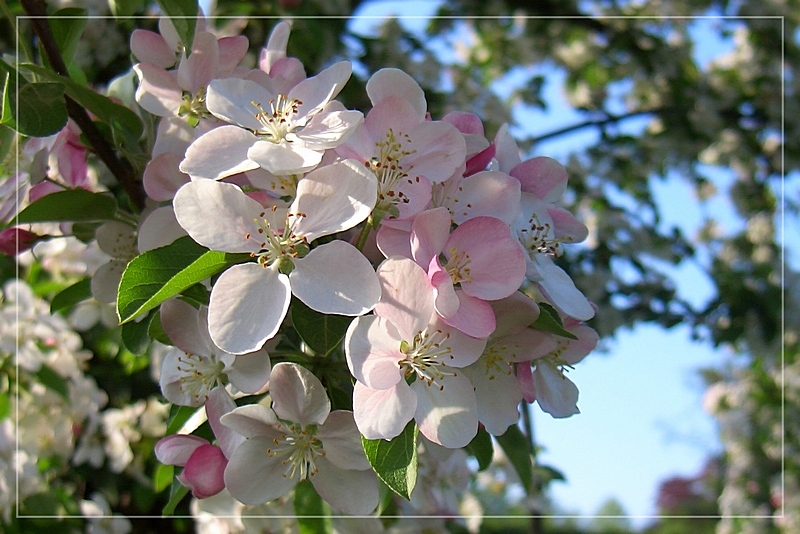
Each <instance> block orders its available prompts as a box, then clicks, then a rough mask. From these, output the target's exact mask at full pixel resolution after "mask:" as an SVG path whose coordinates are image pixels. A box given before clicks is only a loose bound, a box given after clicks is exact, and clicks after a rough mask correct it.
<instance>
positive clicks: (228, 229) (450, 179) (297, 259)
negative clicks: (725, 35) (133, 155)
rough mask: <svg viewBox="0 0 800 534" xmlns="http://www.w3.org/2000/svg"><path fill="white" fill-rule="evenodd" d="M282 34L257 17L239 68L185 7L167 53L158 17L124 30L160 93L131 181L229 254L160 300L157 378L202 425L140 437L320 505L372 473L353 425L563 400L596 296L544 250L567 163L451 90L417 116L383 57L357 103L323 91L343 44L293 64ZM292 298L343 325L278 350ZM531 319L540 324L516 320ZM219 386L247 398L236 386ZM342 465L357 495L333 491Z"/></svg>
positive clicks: (391, 425)
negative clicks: (196, 299) (527, 151)
mask: <svg viewBox="0 0 800 534" xmlns="http://www.w3.org/2000/svg"><path fill="white" fill-rule="evenodd" d="M288 37H289V26H288V24H286V23H280V24H278V25H277V26H276V28H275V29H274V31H273V34H272V36H271V37H270V39H269V42H268V44H267V46H266V47H265V48H264V49H262V51H261V54H260V61H259V65H258V68H256V69H252V70H250V69H246V68H243V67H241V66H238V65H237V63H238V61H239V59H241V57H242V55H243V54H244V50H245V49H246V47H245V48H242V46H243V43H242V41H241V40H230V39H229V40H224V39H216V38H215V37H214V36H213V35H211V34H210V33H207V32H205V31H203V30H202V28H198V30H197V32H196V33H195V41H194V44H193V45H192V49H191V55H190V56H189V57H188V58H187V57H186V56H185V55H183V56H180V57H178V55H176V54H174V53H172V50H173V48H174V47H170V46H168V45H169V42H170V31H169V25H167V24H164V25H162V36H158V35H157V34H152V33H145V32H142V33H139V34H135V35H134V40H133V41H132V49H133V50H134V54H135V55H136V56H137V57H138V58H139V59H140V61H141V62H140V63H139V64H138V65H136V67H135V70H136V73H137V75H138V76H139V79H140V83H139V86H138V89H137V92H136V99H137V101H138V102H139V103H140V104H141V106H142V107H144V108H145V109H146V110H148V111H150V112H151V113H154V114H156V115H159V116H161V117H163V119H162V121H161V124H160V126H159V129H158V132H159V133H158V138H157V139H156V152H158V153H157V154H154V156H155V157H154V158H153V160H152V161H151V163H150V165H149V167H148V171H147V172H146V173H145V187H146V190H147V192H148V194H149V195H150V196H151V197H152V198H153V200H155V201H160V202H162V203H164V204H163V206H162V207H159V208H158V209H157V210H156V211H154V212H153V215H151V217H152V216H155V214H156V213H157V212H158V211H159V210H171V214H170V216H169V219H170V220H173V221H174V222H175V223H177V228H176V227H175V226H173V228H174V232H175V233H171V234H170V235H180V234H181V233H183V232H185V233H186V234H188V235H189V236H190V237H191V239H192V240H193V241H195V242H196V243H198V244H199V245H202V246H203V247H206V248H208V249H210V250H212V251H219V252H224V253H228V254H230V255H233V254H239V255H240V256H239V257H242V256H241V254H242V253H245V254H246V255H247V256H245V257H246V258H249V260H247V261H239V262H238V263H236V264H235V265H233V266H231V267H229V268H227V269H226V270H224V271H223V272H222V273H221V274H220V275H219V276H218V277H216V278H215V279H214V280H213V283H212V284H211V285H210V293H209V299H208V302H207V305H202V306H201V307H200V309H199V310H198V309H196V308H193V307H192V306H191V305H189V304H186V303H185V302H181V301H179V300H171V301H168V302H166V303H164V304H163V305H162V307H161V320H162V323H163V325H164V330H165V331H166V333H167V335H168V337H169V338H170V340H171V341H172V343H173V344H174V345H175V348H174V349H172V351H171V352H170V353H169V354H168V355H167V357H166V358H165V360H164V367H163V369H162V373H161V387H162V391H163V393H164V395H165V396H166V397H167V398H168V399H169V400H170V401H171V402H173V403H177V404H181V405H186V406H200V405H202V404H204V405H205V412H206V414H207V417H208V419H209V421H210V422H211V424H212V428H213V429H214V432H215V434H216V437H217V440H218V443H219V446H214V445H213V444H211V443H209V442H208V441H207V440H205V439H202V438H194V437H192V436H184V435H175V436H170V437H167V438H165V439H164V440H162V442H161V443H159V446H158V448H157V451H156V452H157V455H158V457H159V459H161V460H162V461H163V462H166V463H171V464H174V465H178V466H184V470H183V473H182V474H181V475H180V477H179V480H181V482H182V483H183V484H184V485H186V486H187V487H189V488H191V490H192V492H193V494H194V495H195V496H196V497H198V498H204V497H209V496H211V495H214V494H216V493H218V492H219V491H222V490H223V488H225V489H227V491H229V492H230V494H231V495H233V496H234V497H235V498H236V499H238V500H239V501H241V502H243V503H245V504H248V505H257V504H261V503H264V502H267V501H272V500H274V499H277V498H280V497H282V496H283V495H285V494H287V493H288V492H289V491H290V490H291V489H292V488H293V487H294V485H295V484H296V483H297V482H298V481H301V480H306V479H308V480H310V481H311V482H312V483H313V484H314V487H315V489H316V490H317V492H318V493H319V494H320V495H321V496H322V497H323V498H324V499H325V500H326V501H328V502H329V503H330V504H332V505H333V506H334V507H335V508H336V509H337V510H340V511H344V512H347V513H357V514H364V513H369V512H371V511H372V510H373V509H374V508H375V506H376V505H377V501H374V499H373V497H372V495H377V493H374V492H373V490H374V488H375V487H376V486H375V478H374V474H373V473H372V470H371V469H370V463H369V462H368V459H367V457H365V455H364V451H363V450H362V447H361V446H360V443H359V442H358V437H359V435H360V436H362V437H363V438H364V439H365V440H392V439H394V438H396V437H398V436H400V435H401V434H402V433H403V432H404V429H406V428H407V426H408V425H409V423H411V422H412V421H413V424H414V425H415V426H416V428H418V429H419V432H421V433H422V435H423V436H424V437H425V438H426V439H427V440H429V441H430V442H431V445H430V446H443V447H446V448H450V449H459V448H463V447H465V446H467V445H468V444H469V443H470V442H471V441H472V440H473V439H474V438H475V437H476V435H477V433H478V431H479V429H480V428H485V429H486V430H487V431H488V432H490V433H491V434H494V435H502V434H504V433H505V432H506V430H507V429H508V428H509V427H510V426H512V425H514V424H515V423H516V422H517V419H518V411H517V409H518V405H519V403H520V402H521V401H523V400H526V401H528V402H534V401H536V402H538V403H539V405H540V406H541V407H542V409H543V410H545V411H547V412H549V413H551V414H552V415H553V416H554V417H567V416H570V415H573V414H575V413H577V412H578V409H577V396H578V395H577V393H578V392H577V388H576V387H575V385H574V384H573V383H572V382H571V381H569V380H568V379H567V378H566V377H565V376H564V372H565V371H566V370H567V369H569V368H571V367H572V366H573V365H574V364H575V363H577V362H578V361H579V360H580V359H582V358H583V357H584V356H585V355H586V354H588V353H589V352H590V351H591V350H592V349H593V348H594V346H595V344H596V343H597V335H596V334H595V332H594V331H593V330H592V329H591V328H589V327H587V326H585V325H584V324H582V322H583V321H586V320H589V319H591V318H592V316H593V315H594V308H593V306H592V305H591V304H590V303H589V301H588V300H587V299H586V298H585V297H584V296H583V294H582V293H581V292H580V291H579V290H578V289H577V288H576V287H575V285H574V284H573V283H572V281H571V280H570V278H569V276H568V275H567V274H566V272H565V271H564V270H563V269H562V268H561V267H559V266H558V265H557V263H556V261H555V260H556V258H558V257H559V256H560V255H561V254H562V252H563V250H562V246H563V245H564V244H568V243H577V242H580V241H582V240H583V239H585V238H586V235H587V230H586V227H585V226H584V225H583V224H582V223H580V222H579V221H578V220H577V219H576V218H575V217H574V216H572V215H571V214H570V213H569V212H568V211H566V210H564V209H563V208H561V207H559V206H558V204H557V203H558V201H559V199H560V197H561V196H562V195H563V193H564V191H565V189H566V183H567V174H566V171H565V169H564V168H563V167H562V166H561V165H559V164H558V163H557V162H555V161H554V160H552V159H550V158H545V157H537V158H532V159H528V160H525V161H522V159H521V158H520V156H519V150H518V148H517V146H516V144H515V143H514V141H513V139H512V137H511V136H510V134H509V132H508V130H507V128H503V129H501V130H500V131H499V132H498V134H497V135H496V136H495V138H494V139H493V140H492V141H490V140H488V139H487V138H486V137H485V134H484V131H483V125H482V123H481V121H480V119H479V118H478V117H476V116H474V115H472V114H469V113H460V112H454V113H450V114H448V115H446V116H445V117H443V118H442V119H440V120H435V119H434V118H433V117H431V116H430V114H429V113H428V109H427V102H426V98H425V94H424V92H423V90H422V89H421V88H420V86H419V85H418V84H417V82H416V81H415V80H414V79H412V78H411V77H410V76H409V75H407V74H405V73H404V72H402V71H400V70H398V69H392V68H387V69H382V70H380V71H378V72H376V73H375V74H373V75H372V76H371V77H370V79H369V80H368V81H367V84H366V91H367V96H368V98H369V100H370V102H371V104H372V108H371V109H370V110H369V111H368V112H367V113H366V115H362V113H361V112H360V111H356V110H349V109H346V108H345V106H344V105H342V104H341V103H340V102H338V101H337V100H336V97H337V95H338V94H339V92H340V91H341V89H342V87H343V86H344V85H345V84H346V83H347V81H348V78H349V77H350V74H351V66H350V64H349V63H348V62H340V63H336V64H334V65H331V66H329V67H327V68H326V69H324V70H323V71H322V72H320V73H319V74H317V75H315V76H310V77H308V76H306V73H305V70H304V68H303V67H302V65H301V64H300V62H299V61H297V60H296V59H295V58H291V57H287V56H286V52H285V47H286V43H287V41H288ZM168 52H169V53H168ZM168 69H171V70H168ZM162 149H163V152H162ZM170 200H171V202H169V201H170ZM165 217H166V216H165ZM172 217H174V219H172ZM163 220H164V221H166V220H168V219H167V218H165V219H163ZM160 227H161V228H162V231H163V225H160ZM149 228H150V226H148V224H147V221H145V223H144V224H143V225H142V227H141V228H140V229H139V240H140V242H141V240H142V234H143V233H146V232H148V231H149ZM170 232H173V230H170ZM295 303H296V304H295ZM301 305H302V306H303V307H304V308H308V309H310V310H311V311H312V313H314V312H316V313H317V314H319V316H320V317H327V316H331V315H338V316H344V317H355V319H354V320H352V321H350V322H349V326H348V327H347V329H346V333H345V335H344V341H343V344H342V345H341V346H340V347H336V348H335V350H334V351H333V352H332V353H330V354H316V353H315V352H314V351H313V350H312V349H311V347H310V346H309V344H308V343H302V344H301V348H302V349H303V354H302V357H297V356H292V355H288V356H287V351H286V350H285V349H284V347H286V346H288V345H289V341H288V338H291V337H292V334H291V333H290V330H291V328H292V326H296V325H293V317H290V316H289V315H288V312H289V310H290V308H291V309H294V307H295V306H301ZM542 316H545V317H543V320H542V322H537V321H538V320H539V318H540V317H542ZM545 320H546V322H547V324H548V325H556V326H555V329H553V328H544V327H540V328H536V325H537V324H539V325H541V324H543V323H544V322H545ZM531 326H533V327H534V328H531ZM323 327H324V326H323ZM302 337H303V336H302V335H301V338H302ZM301 341H303V342H304V341H306V340H305V339H303V340H301ZM270 347H271V348H270ZM342 348H343V352H344V360H345V361H346V367H347V369H348V370H349V372H350V374H351V375H352V377H353V379H354V385H353V387H352V397H351V402H346V403H345V406H346V407H347V408H348V409H347V410H335V411H332V412H331V411H330V409H331V408H330V400H329V399H328V396H327V394H326V389H325V387H324V386H323V384H322V382H320V379H319V378H318V377H317V376H315V375H314V374H313V373H312V372H311V371H310V370H309V369H314V367H315V365H317V364H315V363H314V362H315V358H316V359H319V358H327V359H328V360H329V361H330V364H331V365H333V364H334V363H335V361H336V360H335V358H336V353H337V351H341V350H342ZM270 352H272V356H270ZM276 358H280V360H281V363H277V364H276V365H274V366H272V365H271V364H272V363H274V361H275V359H276ZM226 385H229V388H228V392H226V390H225V387H226ZM264 393H268V396H266V397H264V396H263V395H264ZM231 394H233V395H235V396H242V395H259V397H257V398H260V399H261V400H260V401H258V402H257V403H256V404H244V405H240V406H238V407H237V403H235V402H234V401H233V400H232V397H231V396H230V395H231ZM350 408H352V410H350ZM354 440H355V441H354ZM265 451H266V453H265ZM379 474H380V473H379ZM334 480H335V481H336V482H334ZM343 481H346V483H347V487H348V491H350V492H358V493H359V494H361V493H363V495H362V496H361V497H359V498H352V495H351V497H350V498H348V499H347V500H344V499H342V498H341V493H340V492H339V491H338V490H337V489H336V486H335V484H342V483H343Z"/></svg>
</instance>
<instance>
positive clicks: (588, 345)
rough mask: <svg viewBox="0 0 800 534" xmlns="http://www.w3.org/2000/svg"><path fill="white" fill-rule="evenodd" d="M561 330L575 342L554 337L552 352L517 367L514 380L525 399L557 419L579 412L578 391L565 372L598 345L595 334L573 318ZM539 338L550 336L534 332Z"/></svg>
mask: <svg viewBox="0 0 800 534" xmlns="http://www.w3.org/2000/svg"><path fill="white" fill-rule="evenodd" d="M564 328H565V329H566V330H567V331H568V332H570V333H571V334H573V335H574V336H575V337H576V338H577V339H574V340H573V339H569V338H565V337H558V338H557V346H556V348H555V350H553V351H551V352H550V353H548V354H547V355H545V356H543V357H541V358H538V359H537V360H535V361H534V362H532V363H533V365H534V366H535V367H534V368H533V369H531V367H530V366H528V365H519V366H517V377H518V379H519V383H520V387H521V388H522V391H523V395H524V397H525V400H526V401H528V402H533V401H534V400H535V401H536V402H538V403H539V407H540V408H541V409H542V410H543V411H545V412H547V413H549V414H550V415H552V416H553V417H556V418H563V417H570V416H572V415H575V414H577V413H580V410H579V409H578V405H577V402H578V388H577V387H576V386H575V384H574V383H573V382H572V381H571V380H570V379H568V378H567V377H566V374H565V373H566V371H567V370H568V369H571V368H572V366H573V365H575V364H576V363H578V362H579V361H581V360H583V359H584V358H585V357H586V355H587V354H589V353H590V352H591V351H593V350H594V349H595V347H596V346H597V343H598V340H599V338H598V335H597V332H596V331H595V330H594V329H592V328H591V327H589V326H586V325H584V324H581V323H579V322H578V321H576V320H575V319H571V318H566V319H565V320H564ZM537 334H538V335H540V336H550V334H545V333H543V332H537Z"/></svg>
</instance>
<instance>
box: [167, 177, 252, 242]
mask: <svg viewBox="0 0 800 534" xmlns="http://www.w3.org/2000/svg"><path fill="white" fill-rule="evenodd" d="M173 205H174V206H175V218H176V219H178V223H179V224H180V225H181V226H182V227H183V229H184V230H186V231H187V232H188V233H189V235H190V236H192V239H194V240H195V241H197V242H198V243H200V244H201V245H203V246H204V247H208V248H210V249H211V250H219V251H222V252H253V251H257V250H258V249H259V246H258V242H257V240H255V239H251V238H250V234H251V232H252V233H253V234H255V233H256V230H257V226H256V224H255V223H254V222H253V219H254V218H256V217H258V215H259V213H261V212H263V211H264V209H263V208H262V207H261V204H259V203H258V202H256V201H255V200H253V199H252V198H249V197H248V196H247V195H245V194H244V193H243V192H242V190H241V189H239V187H238V186H236V185H233V184H229V183H224V182H217V181H214V180H197V181H196V182H189V183H188V184H186V185H184V186H183V187H181V188H180V189H179V190H178V192H177V193H175V200H174V201H173Z"/></svg>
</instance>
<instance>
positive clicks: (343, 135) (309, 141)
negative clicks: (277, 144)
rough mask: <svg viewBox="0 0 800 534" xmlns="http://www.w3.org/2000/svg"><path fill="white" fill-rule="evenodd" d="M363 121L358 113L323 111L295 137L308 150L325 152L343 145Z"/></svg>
mask: <svg viewBox="0 0 800 534" xmlns="http://www.w3.org/2000/svg"><path fill="white" fill-rule="evenodd" d="M363 121H364V115H363V114H362V113H361V112H360V111H349V110H347V111H335V112H332V113H326V112H325V111H323V112H321V113H318V114H316V115H314V118H313V119H311V122H309V123H308V124H307V125H306V126H305V128H303V129H302V130H301V131H300V132H298V134H297V137H298V138H299V139H301V140H302V141H303V144H305V145H306V146H307V147H309V148H312V149H314V150H320V151H321V150H327V149H329V148H335V147H337V146H339V145H340V144H341V143H343V142H344V141H345V139H347V138H348V137H349V136H350V135H351V134H352V133H353V132H354V131H355V129H356V128H357V127H358V125H359V124H361V123H362V122H363Z"/></svg>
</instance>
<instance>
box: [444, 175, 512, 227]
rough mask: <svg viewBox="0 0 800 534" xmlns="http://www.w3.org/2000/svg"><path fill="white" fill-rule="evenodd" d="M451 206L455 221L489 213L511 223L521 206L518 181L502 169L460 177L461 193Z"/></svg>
mask: <svg viewBox="0 0 800 534" xmlns="http://www.w3.org/2000/svg"><path fill="white" fill-rule="evenodd" d="M448 207H449V208H450V209H451V210H452V212H453V221H454V222H455V223H456V224H462V223H464V222H465V221H468V220H469V219H473V218H475V217H481V216H486V217H494V218H496V219H500V220H501V221H503V222H504V223H506V224H509V225H510V224H511V223H512V222H514V219H516V217H517V215H518V214H519V210H520V185H519V181H517V180H516V179H515V178H512V177H511V176H509V175H507V174H505V173H502V172H494V171H484V172H479V173H477V174H473V175H472V176H468V177H467V178H464V179H463V180H461V182H460V183H459V184H458V194H457V196H456V197H455V198H454V199H453V201H452V202H451V203H450V204H449V206H448Z"/></svg>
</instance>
